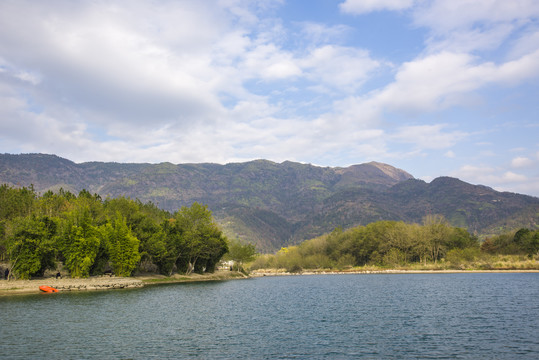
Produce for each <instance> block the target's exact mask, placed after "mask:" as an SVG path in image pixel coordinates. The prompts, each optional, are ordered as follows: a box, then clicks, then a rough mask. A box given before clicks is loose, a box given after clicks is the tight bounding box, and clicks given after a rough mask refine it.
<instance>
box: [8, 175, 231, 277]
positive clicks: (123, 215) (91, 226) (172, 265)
mask: <svg viewBox="0 0 539 360" xmlns="http://www.w3.org/2000/svg"><path fill="white" fill-rule="evenodd" d="M227 251H228V242H227V239H226V238H225V236H224V235H223V233H222V231H221V230H220V229H219V227H218V226H217V224H216V223H215V221H214V220H213V216H212V214H211V211H209V210H208V208H207V207H206V206H204V205H201V204H198V203H194V204H192V206H190V207H182V208H181V209H180V210H178V211H176V212H174V213H169V212H167V211H164V210H161V209H159V208H157V207H156V206H155V205H154V204H152V203H147V204H143V203H141V202H140V201H138V200H132V199H129V198H124V197H120V198H114V199H111V198H107V199H105V200H103V199H102V198H101V197H100V196H99V195H96V194H94V195H92V194H91V193H90V192H88V191H86V190H82V191H81V192H80V193H79V194H78V195H75V194H72V193H71V192H69V191H65V190H63V189H60V191H58V192H57V193H54V192H52V191H47V192H46V193H44V194H43V195H42V196H39V195H38V194H36V193H35V191H34V190H33V188H12V187H9V186H7V185H2V186H0V260H1V261H5V262H7V263H8V264H9V267H10V268H9V270H10V274H11V275H12V276H16V277H18V278H23V279H28V278H30V277H32V276H42V275H43V274H44V272H45V271H47V270H56V269H60V268H62V267H63V269H64V270H67V271H68V272H69V274H70V276H72V277H88V276H90V275H97V274H102V273H103V272H104V271H105V270H111V271H113V272H114V273H115V274H116V275H118V276H129V275H131V274H132V273H133V272H134V271H141V272H160V273H163V274H166V275H171V274H172V273H173V272H174V271H179V272H183V273H190V272H193V271H196V272H200V273H202V272H213V271H214V270H215V268H216V265H217V263H218V262H219V260H220V259H221V257H222V256H223V255H224V254H225V253H226V252H227Z"/></svg>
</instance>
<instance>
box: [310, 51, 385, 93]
mask: <svg viewBox="0 0 539 360" xmlns="http://www.w3.org/2000/svg"><path fill="white" fill-rule="evenodd" d="M300 64H301V65H302V67H303V69H304V71H305V73H306V77H307V78H308V79H309V80H311V81H313V82H315V83H318V84H324V85H326V86H329V87H331V88H336V89H341V90H344V91H346V92H353V91H354V90H355V89H357V88H359V87H360V86H361V85H362V84H363V82H365V81H366V80H367V79H368V78H369V76H370V75H371V73H372V72H373V71H374V70H375V69H377V68H378V67H380V65H381V64H380V62H378V61H376V60H374V59H372V58H371V57H370V55H369V53H368V52H367V51H365V50H361V49H354V48H347V47H342V46H334V45H326V46H322V47H319V48H316V49H314V50H313V51H312V52H311V53H310V54H309V55H308V56H307V57H306V58H305V59H302V61H301V62H300Z"/></svg>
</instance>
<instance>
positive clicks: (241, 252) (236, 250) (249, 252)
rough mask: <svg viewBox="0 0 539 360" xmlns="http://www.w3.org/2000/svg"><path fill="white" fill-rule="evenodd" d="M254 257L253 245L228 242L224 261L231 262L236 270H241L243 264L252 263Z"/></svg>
mask: <svg viewBox="0 0 539 360" xmlns="http://www.w3.org/2000/svg"><path fill="white" fill-rule="evenodd" d="M255 257H256V248H255V246H254V245H253V244H250V243H249V244H242V243H241V242H240V241H239V240H232V241H230V243H229V245H228V253H227V254H226V259H230V260H233V261H234V262H235V263H236V264H237V268H238V269H242V268H243V264H245V263H247V262H249V261H253V260H254V259H255Z"/></svg>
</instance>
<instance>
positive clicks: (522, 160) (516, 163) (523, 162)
mask: <svg viewBox="0 0 539 360" xmlns="http://www.w3.org/2000/svg"><path fill="white" fill-rule="evenodd" d="M533 163H534V162H533V160H531V159H529V158H527V157H516V158H514V159H513V160H511V166H512V167H514V168H522V167H528V166H530V165H532V164H533Z"/></svg>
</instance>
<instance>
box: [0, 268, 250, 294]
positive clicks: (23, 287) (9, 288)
mask: <svg viewBox="0 0 539 360" xmlns="http://www.w3.org/2000/svg"><path fill="white" fill-rule="evenodd" d="M239 278H247V276H245V275H243V274H241V273H237V272H231V271H216V272H215V273H213V274H204V275H200V274H191V275H178V274H175V275H173V276H171V277H166V276H163V275H146V276H137V277H114V276H113V277H109V276H94V277H90V278H87V279H71V278H63V279H56V278H53V277H51V278H40V279H34V280H11V281H7V280H0V296H1V295H16V294H32V293H39V292H40V290H39V287H40V286H41V285H47V286H51V287H53V288H55V289H58V291H92V290H113V289H127V288H140V287H143V286H147V285H154V284H166V283H179V282H196V281H222V280H230V279H239Z"/></svg>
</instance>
